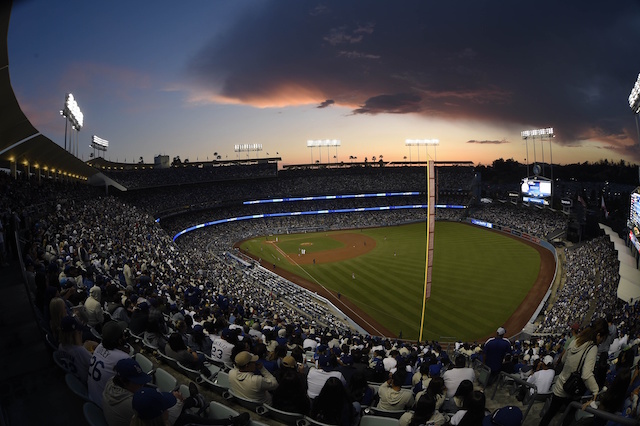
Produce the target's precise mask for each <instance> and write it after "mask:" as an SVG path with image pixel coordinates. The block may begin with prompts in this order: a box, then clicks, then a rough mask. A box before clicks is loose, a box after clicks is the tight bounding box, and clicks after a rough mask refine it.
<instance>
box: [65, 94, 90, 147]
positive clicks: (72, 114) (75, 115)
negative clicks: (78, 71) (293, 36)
mask: <svg viewBox="0 0 640 426" xmlns="http://www.w3.org/2000/svg"><path fill="white" fill-rule="evenodd" d="M60 115H61V116H63V117H64V119H65V123H64V149H65V151H66V150H67V124H68V123H69V122H71V130H72V131H74V130H75V131H76V132H79V131H80V129H82V126H83V125H84V115H83V114H82V111H80V107H79V106H78V103H77V102H76V100H75V98H74V97H73V95H72V94H71V93H67V96H66V98H65V102H64V108H63V109H62V110H61V111H60ZM77 136H78V135H77V134H76V145H75V150H74V149H72V148H71V141H70V143H69V149H71V151H72V153H74V151H75V155H76V157H77V156H78V149H77V148H78V147H77ZM71 139H72V140H73V133H72V134H71Z"/></svg>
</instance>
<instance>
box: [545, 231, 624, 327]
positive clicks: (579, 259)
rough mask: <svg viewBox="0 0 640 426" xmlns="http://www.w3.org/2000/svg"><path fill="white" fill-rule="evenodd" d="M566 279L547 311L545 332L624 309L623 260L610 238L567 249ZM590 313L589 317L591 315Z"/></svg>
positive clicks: (605, 237) (598, 239)
mask: <svg viewBox="0 0 640 426" xmlns="http://www.w3.org/2000/svg"><path fill="white" fill-rule="evenodd" d="M564 257H565V262H564V269H565V278H566V279H565V282H564V285H563V286H562V288H560V289H559V290H558V293H557V295H556V300H555V302H554V303H553V305H551V306H550V307H548V308H547V309H546V310H545V312H544V316H543V317H544V319H543V320H542V321H541V323H540V324H539V326H538V332H541V333H560V332H562V331H564V330H566V328H567V325H568V324H571V323H572V322H577V323H582V322H583V321H584V320H585V318H587V319H588V318H589V317H590V316H592V315H594V314H595V315H596V316H604V315H605V314H607V313H615V312H620V307H621V306H622V305H624V302H623V301H621V300H619V299H618V297H617V289H618V282H619V280H620V276H619V261H618V260H617V253H616V251H615V249H614V247H613V243H612V242H611V241H610V240H609V237H607V236H602V237H598V238H595V239H593V240H590V241H586V242H584V243H583V244H580V245H578V246H574V247H567V248H565V249H564ZM587 315H589V317H587Z"/></svg>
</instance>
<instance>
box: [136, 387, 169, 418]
mask: <svg viewBox="0 0 640 426" xmlns="http://www.w3.org/2000/svg"><path fill="white" fill-rule="evenodd" d="M131 405H132V407H133V410H134V411H135V412H136V414H137V415H138V418H140V420H153V419H155V418H157V417H160V416H161V415H162V413H164V412H165V411H167V410H168V409H169V408H171V407H173V406H174V405H176V397H175V396H173V394H172V393H169V392H158V391H157V390H155V389H154V388H142V389H140V390H138V391H136V393H134V394H133V400H132V401H131Z"/></svg>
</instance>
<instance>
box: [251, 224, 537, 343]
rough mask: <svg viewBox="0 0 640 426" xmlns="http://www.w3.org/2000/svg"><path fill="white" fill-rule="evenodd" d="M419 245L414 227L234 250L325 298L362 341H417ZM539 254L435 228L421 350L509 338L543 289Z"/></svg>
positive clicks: (494, 237)
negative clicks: (428, 343)
mask: <svg viewBox="0 0 640 426" xmlns="http://www.w3.org/2000/svg"><path fill="white" fill-rule="evenodd" d="M425 241H426V224H425V223H424V222H423V223H416V224H411V225H402V226H392V227H384V228H371V229H357V230H344V231H332V232H322V233H313V234H309V233H307V234H288V235H277V236H274V235H272V236H263V237H260V238H255V239H252V240H247V241H244V242H243V243H242V244H241V246H240V248H241V249H242V251H243V252H245V253H248V254H250V255H251V256H253V257H254V258H256V259H260V260H261V262H262V264H263V265H264V266H265V267H268V268H269V269H272V270H275V271H276V273H278V274H280V275H283V276H286V277H287V278H289V279H291V280H293V281H295V282H297V283H299V284H301V285H303V286H305V287H307V288H309V289H311V290H314V291H317V292H318V293H320V294H322V295H324V296H325V297H327V298H329V299H330V300H331V301H332V302H333V303H334V304H336V305H337V306H338V307H340V309H342V310H343V312H345V314H347V315H348V316H350V317H351V318H352V319H354V320H355V321H356V322H358V323H359V324H360V325H361V326H362V327H364V328H365V329H366V330H367V331H369V332H370V333H372V334H376V335H385V336H399V335H401V336H402V337H403V338H405V339H417V338H418V337H419V331H420V330H419V329H420V324H421V315H422V300H423V294H424V285H425V278H424V277H425V250H426V246H425ZM544 251H545V250H542V251H541V249H540V248H538V247H536V246H535V245H531V244H529V243H527V242H525V241H523V240H519V239H515V238H512V237H509V236H507V235H504V234H501V233H498V232H494V231H490V230H486V229H483V228H478V227H474V226H470V225H466V224H461V223H453V222H436V227H435V244H434V261H433V280H432V287H431V297H430V298H429V299H428V301H427V303H426V310H425V320H424V331H423V340H432V339H434V340H441V341H444V340H447V341H449V340H458V339H460V340H463V341H473V340H477V339H481V338H484V337H486V336H490V335H492V334H493V333H494V332H495V330H496V328H497V327H499V326H501V325H506V326H507V327H508V332H510V333H511V334H515V333H516V332H517V331H519V329H517V330H516V329H515V328H517V327H520V328H521V327H522V326H523V325H524V323H525V322H526V320H528V319H529V317H527V312H528V315H529V316H530V315H531V313H532V312H533V309H535V306H537V303H538V302H539V299H538V300H537V301H536V300H535V299H536V298H537V297H538V296H536V295H535V294H534V293H536V294H538V293H540V291H537V292H536V291H534V290H535V288H537V287H544V286H545V284H544V281H545V280H546V284H547V285H548V279H549V278H548V277H545V276H542V277H541V275H545V274H542V273H541V271H542V270H543V269H544V268H543V266H544V263H545V262H547V263H548V256H544ZM543 257H544V258H545V259H546V260H544V259H543ZM543 293H544V291H543V292H542V294H543ZM518 312H519V314H518ZM515 317H518V318H515ZM523 321H524V322H523ZM519 323H522V324H519ZM509 327H510V328H512V329H511V330H509Z"/></svg>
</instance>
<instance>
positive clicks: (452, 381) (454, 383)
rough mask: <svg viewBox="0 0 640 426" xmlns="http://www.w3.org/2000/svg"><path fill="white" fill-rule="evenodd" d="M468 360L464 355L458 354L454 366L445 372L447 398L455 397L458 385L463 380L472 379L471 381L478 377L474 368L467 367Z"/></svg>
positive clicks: (443, 376)
mask: <svg viewBox="0 0 640 426" xmlns="http://www.w3.org/2000/svg"><path fill="white" fill-rule="evenodd" d="M466 365H467V360H466V358H465V356H464V355H462V354H458V356H456V359H455V363H454V368H452V369H449V370H447V371H445V372H444V374H443V375H442V378H443V379H444V385H445V387H446V388H447V398H453V395H454V394H455V393H456V390H457V389H458V386H459V385H460V383H461V382H462V381H463V380H470V381H471V383H473V381H474V380H475V379H476V373H475V372H474V371H473V368H470V367H467V366H466Z"/></svg>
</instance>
